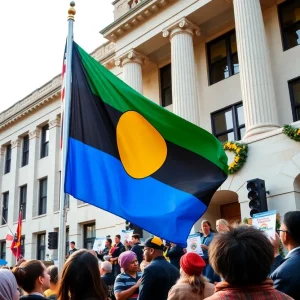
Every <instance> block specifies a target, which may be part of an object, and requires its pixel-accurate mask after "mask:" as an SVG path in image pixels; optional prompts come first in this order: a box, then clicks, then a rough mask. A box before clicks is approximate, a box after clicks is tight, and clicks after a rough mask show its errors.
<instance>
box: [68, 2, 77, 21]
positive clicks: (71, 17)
mask: <svg viewBox="0 0 300 300" xmlns="http://www.w3.org/2000/svg"><path fill="white" fill-rule="evenodd" d="M74 6H75V2H74V1H71V2H70V8H69V10H68V14H69V15H68V20H70V19H72V20H73V21H74V16H75V15H76V9H75V8H74Z"/></svg>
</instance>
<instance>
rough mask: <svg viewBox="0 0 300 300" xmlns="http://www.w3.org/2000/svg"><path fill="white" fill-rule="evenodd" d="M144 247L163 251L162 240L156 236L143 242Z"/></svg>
mask: <svg viewBox="0 0 300 300" xmlns="http://www.w3.org/2000/svg"><path fill="white" fill-rule="evenodd" d="M144 245H145V247H148V248H153V249H157V250H164V243H163V241H162V239H160V238H159V237H157V236H154V237H151V238H148V239H147V240H146V241H145V244H144Z"/></svg>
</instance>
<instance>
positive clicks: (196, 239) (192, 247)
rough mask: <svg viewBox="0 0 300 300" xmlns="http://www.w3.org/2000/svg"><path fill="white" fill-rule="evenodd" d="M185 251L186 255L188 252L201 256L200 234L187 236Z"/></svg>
mask: <svg viewBox="0 0 300 300" xmlns="http://www.w3.org/2000/svg"><path fill="white" fill-rule="evenodd" d="M186 251H187V252H188V253H189V252H194V253H197V254H199V255H200V256H202V255H203V251H202V248H201V237H200V233H195V234H191V235H189V237H188V240H187V247H186Z"/></svg>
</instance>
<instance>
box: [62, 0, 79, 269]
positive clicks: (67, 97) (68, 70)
mask: <svg viewBox="0 0 300 300" xmlns="http://www.w3.org/2000/svg"><path fill="white" fill-rule="evenodd" d="M74 6H75V2H73V1H72V2H71V3H70V8H69V10H68V14H69V15H68V38H67V55H66V74H65V76H66V81H65V99H64V102H63V103H62V105H63V107H64V109H63V112H64V115H63V137H62V152H61V155H62V157H61V181H60V204H59V208H60V209H59V233H58V269H59V270H62V268H63V265H64V263H65V246H66V241H65V240H66V203H67V202H68V197H69V195H68V194H65V191H64V186H65V173H66V162H67V153H68V140H69V126H70V107H71V82H72V47H73V23H74V16H75V14H76V10H75V8H74Z"/></svg>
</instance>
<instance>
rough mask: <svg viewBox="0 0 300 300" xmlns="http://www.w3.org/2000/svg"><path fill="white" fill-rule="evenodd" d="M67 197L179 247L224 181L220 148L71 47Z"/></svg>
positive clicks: (205, 134) (211, 138)
mask: <svg viewBox="0 0 300 300" xmlns="http://www.w3.org/2000/svg"><path fill="white" fill-rule="evenodd" d="M71 90H72V91H71V117H70V132H69V142H68V154H67V165H66V177H65V192H66V193H69V194H71V195H73V196H74V197H75V198H77V199H79V200H82V201H85V202H87V203H90V204H92V205H95V206H97V207H100V208H102V209H104V210H106V211H108V212H111V213H113V214H115V215H118V216H120V217H122V218H124V219H126V220H128V221H130V222H132V223H134V224H136V225H138V226H140V227H142V228H143V229H145V230H147V231H149V232H150V233H152V234H155V235H157V236H160V237H161V238H163V239H165V240H169V241H172V242H174V243H177V244H182V245H184V244H185V243H186V240H187V236H188V234H189V233H190V230H191V228H192V226H193V224H194V223H195V222H196V221H197V220H198V219H199V218H200V217H201V216H202V215H203V214H204V212H205V211H206V209H207V207H208V205H209V202H210V200H211V198H212V196H213V194H214V193H215V191H216V190H217V189H218V187H219V186H220V185H221V184H222V183H223V182H224V180H225V179H226V178H227V169H228V167H227V156H226V155H225V152H224V150H223V147H222V144H221V143H220V142H219V141H218V140H217V139H216V138H215V137H214V136H213V135H211V134H210V133H208V132H207V131H205V130H203V129H201V128H199V127H197V126H195V125H194V124H192V123H189V122H188V121H186V120H184V119H182V118H180V117H178V116H176V115H175V114H173V113H171V112H169V111H167V110H165V109H164V108H162V107H160V106H158V105H156V104H155V103H153V102H151V101H150V100H148V99H146V98H145V97H143V96H142V95H140V94H139V93H137V92H136V91H135V90H133V89H132V88H130V87H129V86H128V85H126V84H125V83H124V82H123V81H121V80H120V79H118V78H117V77H116V76H114V75H113V74H112V73H111V72H109V71H108V70H107V69H105V68H104V67H103V66H102V65H101V64H99V63H98V62H97V61H96V60H94V59H93V58H92V57H91V56H90V55H89V54H87V53H86V52H85V51H84V50H83V49H81V48H80V47H79V46H78V45H77V44H76V43H74V44H73V56H72V89H71Z"/></svg>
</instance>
